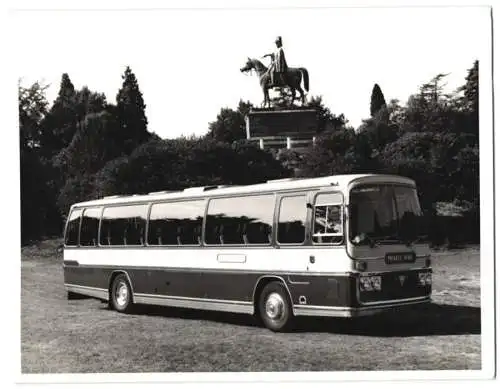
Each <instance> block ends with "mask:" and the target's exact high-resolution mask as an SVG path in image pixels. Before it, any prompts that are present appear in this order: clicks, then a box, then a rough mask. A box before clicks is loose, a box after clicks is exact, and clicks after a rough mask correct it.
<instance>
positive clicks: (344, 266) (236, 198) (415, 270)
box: [63, 174, 432, 331]
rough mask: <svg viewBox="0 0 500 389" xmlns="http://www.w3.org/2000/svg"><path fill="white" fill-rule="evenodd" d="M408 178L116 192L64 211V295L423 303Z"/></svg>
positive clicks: (425, 260) (124, 304) (281, 324)
mask: <svg viewBox="0 0 500 389" xmlns="http://www.w3.org/2000/svg"><path fill="white" fill-rule="evenodd" d="M424 226H425V223H423V213H422V210H421V208H420V204H419V199H418V194H417V188H416V184H415V182H414V181H413V180H411V179H409V178H405V177H400V176H393V175H375V174H357V175H336V176H328V177H318V178H302V179H294V178H290V179H282V180H271V181H267V182H265V183H259V184H254V185H245V186H215V185H214V186H206V187H193V188H187V189H184V190H181V191H164V192H154V193H149V194H139V195H117V196H109V197H104V198H102V199H98V200H92V201H86V202H80V203H78V204H74V205H72V206H71V208H70V211H69V215H68V219H67V222H66V227H65V232H64V260H63V268H64V285H65V288H66V291H67V296H68V299H73V298H80V297H82V295H83V296H87V297H94V298H97V299H100V300H101V301H103V302H108V304H109V306H110V308H112V309H114V310H116V311H118V312H122V313H126V312H130V311H131V310H132V309H133V307H134V305H136V304H152V305H162V306H171V307H182V308H192V309H199V310H215V311H225V312H234V313H245V314H249V315H255V317H256V318H258V319H259V320H260V321H261V322H262V323H263V324H264V326H265V327H267V328H269V329H270V330H272V331H285V330H287V329H290V328H291V326H292V325H293V320H294V318H295V317H297V316H334V317H347V318H351V317H358V316H365V315H373V314H377V313H382V312H385V311H388V310H393V309H395V308H396V309H397V308H398V307H402V306H408V305H416V304H425V303H429V302H430V301H431V290H432V268H431V258H430V248H429V245H428V244H427V243H426V242H427V240H426V236H425V228H424Z"/></svg>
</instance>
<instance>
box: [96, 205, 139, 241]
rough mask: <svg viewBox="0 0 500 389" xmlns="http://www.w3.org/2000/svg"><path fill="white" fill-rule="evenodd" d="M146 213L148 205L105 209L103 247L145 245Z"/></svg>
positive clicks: (101, 239)
mask: <svg viewBox="0 0 500 389" xmlns="http://www.w3.org/2000/svg"><path fill="white" fill-rule="evenodd" d="M146 213H147V205H146V204H144V205H126V206H118V207H109V208H104V212H103V215H102V222H101V235H100V243H101V245H103V246H141V245H143V244H144V235H145V234H144V233H145V228H146Z"/></svg>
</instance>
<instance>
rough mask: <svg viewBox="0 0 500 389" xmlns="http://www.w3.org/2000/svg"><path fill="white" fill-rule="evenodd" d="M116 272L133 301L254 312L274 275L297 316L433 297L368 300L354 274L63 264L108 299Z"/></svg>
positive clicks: (71, 286)
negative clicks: (127, 285)
mask: <svg viewBox="0 0 500 389" xmlns="http://www.w3.org/2000/svg"><path fill="white" fill-rule="evenodd" d="M117 272H123V273H125V274H126V275H127V276H128V278H129V281H130V284H131V287H132V292H133V299H134V302H135V303H138V304H152V305H164V306H173V307H183V308H195V309H206V310H215V311H226V312H236V313H248V314H253V313H254V301H255V300H256V299H258V290H259V288H258V285H259V284H260V283H261V282H264V281H265V280H268V279H270V278H275V279H277V280H280V281H282V282H283V283H284V284H285V286H286V288H287V290H288V292H289V296H290V299H291V301H292V305H293V311H294V314H295V315H297V316H337V317H354V316H363V315H371V314H375V313H379V312H381V311H384V310H387V309H390V308H393V307H397V306H402V305H410V304H418V303H425V302H429V301H430V287H429V288H416V289H414V288H412V289H411V291H409V290H400V291H397V290H396V291H391V292H387V293H389V294H388V295H390V296H391V297H394V296H396V297H397V296H400V298H399V299H391V300H387V299H385V297H384V296H385V295H383V294H381V297H382V298H384V299H383V300H381V301H376V300H375V301H373V298H372V299H371V301H370V302H369V303H368V304H366V303H360V295H359V292H358V289H357V288H358V283H357V274H354V273H338V274H323V273H321V274H319V273H317V274H307V273H287V272H279V271H278V272H272V273H269V272H262V271H235V270H219V269H217V270H210V269H173V268H138V267H119V268H117V267H108V266H81V265H80V266H79V265H78V264H75V263H70V264H65V266H64V283H65V285H66V289H67V290H68V291H70V292H74V293H78V294H82V295H87V296H91V297H95V298H99V299H101V300H104V301H107V300H108V298H109V294H108V290H109V286H110V282H111V279H112V277H113V275H114V274H115V273H117ZM408 287H409V286H408V284H407V289H408ZM410 287H411V285H410ZM361 301H362V300H361Z"/></svg>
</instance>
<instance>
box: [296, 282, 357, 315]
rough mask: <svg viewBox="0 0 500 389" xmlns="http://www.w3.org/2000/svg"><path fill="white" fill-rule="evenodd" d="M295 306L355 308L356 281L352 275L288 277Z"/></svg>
mask: <svg viewBox="0 0 500 389" xmlns="http://www.w3.org/2000/svg"><path fill="white" fill-rule="evenodd" d="M287 285H288V288H289V290H290V293H291V295H292V300H293V305H296V306H298V305H312V306H322V307H354V306H356V305H357V299H356V281H355V278H354V277H353V276H351V275H347V274H346V275H324V276H323V275H311V276H309V275H293V274H290V275H289V276H288V277H287Z"/></svg>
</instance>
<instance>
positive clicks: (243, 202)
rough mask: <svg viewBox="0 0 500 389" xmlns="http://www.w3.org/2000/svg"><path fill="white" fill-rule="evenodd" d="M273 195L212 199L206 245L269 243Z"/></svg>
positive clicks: (206, 231) (209, 208)
mask: <svg viewBox="0 0 500 389" xmlns="http://www.w3.org/2000/svg"><path fill="white" fill-rule="evenodd" d="M274 202H275V197H274V195H272V194H270V195H257V196H241V197H232V198H221V199H212V200H210V203H209V205H208V212H207V221H206V226H205V242H206V243H207V244H211V245H226V244H232V245H253V244H261V245H262V244H265V245H269V244H271V240H272V225H273V214H274Z"/></svg>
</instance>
